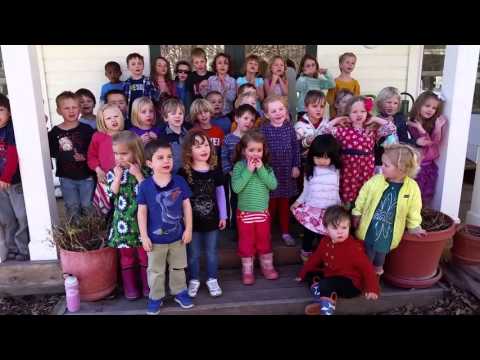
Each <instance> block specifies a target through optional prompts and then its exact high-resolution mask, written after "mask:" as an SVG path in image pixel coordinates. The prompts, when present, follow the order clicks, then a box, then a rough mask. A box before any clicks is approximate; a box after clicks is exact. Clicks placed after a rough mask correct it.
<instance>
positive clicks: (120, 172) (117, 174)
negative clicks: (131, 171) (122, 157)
mask: <svg viewBox="0 0 480 360" xmlns="http://www.w3.org/2000/svg"><path fill="white" fill-rule="evenodd" d="M113 173H114V174H115V177H116V178H117V179H118V178H121V177H122V175H123V169H122V168H121V167H120V166H119V165H117V166H115V167H114V168H113Z"/></svg>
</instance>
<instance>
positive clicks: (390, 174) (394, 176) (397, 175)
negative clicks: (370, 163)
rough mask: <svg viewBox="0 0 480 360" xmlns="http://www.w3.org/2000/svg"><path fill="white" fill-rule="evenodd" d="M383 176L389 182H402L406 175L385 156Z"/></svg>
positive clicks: (383, 156) (383, 159)
mask: <svg viewBox="0 0 480 360" xmlns="http://www.w3.org/2000/svg"><path fill="white" fill-rule="evenodd" d="M382 174H383V176H385V178H387V179H388V180H400V179H402V178H403V177H404V176H405V173H404V172H403V171H401V170H400V169H399V168H397V167H396V166H395V165H394V164H393V163H392V162H391V161H390V159H389V158H388V157H386V156H385V154H384V155H382Z"/></svg>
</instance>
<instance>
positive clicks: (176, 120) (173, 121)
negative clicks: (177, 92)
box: [165, 107, 184, 128]
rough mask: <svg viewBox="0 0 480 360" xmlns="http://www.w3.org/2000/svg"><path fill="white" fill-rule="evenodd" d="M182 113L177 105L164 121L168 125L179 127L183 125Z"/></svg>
mask: <svg viewBox="0 0 480 360" xmlns="http://www.w3.org/2000/svg"><path fill="white" fill-rule="evenodd" d="M183 120H184V114H183V111H182V109H181V108H179V107H177V108H176V110H175V111H173V112H169V113H168V114H167V117H166V118H165V121H166V122H167V124H168V126H170V127H177V128H180V127H182V125H183Z"/></svg>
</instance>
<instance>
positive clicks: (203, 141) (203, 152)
mask: <svg viewBox="0 0 480 360" xmlns="http://www.w3.org/2000/svg"><path fill="white" fill-rule="evenodd" d="M192 159H193V161H194V162H195V161H198V162H207V161H208V159H210V145H209V143H208V139H207V138H204V137H203V136H202V137H201V136H196V137H195V142H194V144H193V145H192Z"/></svg>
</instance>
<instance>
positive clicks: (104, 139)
mask: <svg viewBox="0 0 480 360" xmlns="http://www.w3.org/2000/svg"><path fill="white" fill-rule="evenodd" d="M122 130H123V115H122V112H121V111H120V109H119V108H118V107H117V106H115V105H109V104H106V105H103V106H102V107H101V108H100V110H99V111H98V112H97V131H96V132H95V133H94V134H93V136H92V141H91V142H90V146H89V147H88V152H87V164H88V167H89V168H90V169H91V170H93V171H95V172H96V173H97V181H98V184H97V187H96V189H95V194H94V196H93V205H94V206H95V208H96V209H97V210H98V211H99V212H100V213H102V214H104V215H106V214H108V212H109V211H110V209H111V204H110V201H109V198H108V196H107V191H106V174H107V172H108V171H109V170H111V169H113V168H114V166H115V156H114V154H113V147H112V136H113V135H115V134H116V133H118V132H120V131H122Z"/></svg>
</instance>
